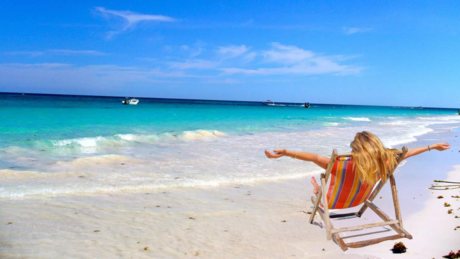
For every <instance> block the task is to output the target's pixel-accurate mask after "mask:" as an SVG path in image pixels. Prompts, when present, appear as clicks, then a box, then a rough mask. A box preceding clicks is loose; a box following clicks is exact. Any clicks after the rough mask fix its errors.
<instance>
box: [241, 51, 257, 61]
mask: <svg viewBox="0 0 460 259" xmlns="http://www.w3.org/2000/svg"><path fill="white" fill-rule="evenodd" d="M256 56H257V53H255V52H249V53H248V54H246V55H245V56H244V58H243V59H244V61H246V62H251V61H253V60H254V59H255V58H256Z"/></svg>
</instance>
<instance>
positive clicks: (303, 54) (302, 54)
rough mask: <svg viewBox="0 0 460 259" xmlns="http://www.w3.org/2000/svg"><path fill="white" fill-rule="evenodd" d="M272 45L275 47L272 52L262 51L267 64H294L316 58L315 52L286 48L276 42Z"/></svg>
mask: <svg viewBox="0 0 460 259" xmlns="http://www.w3.org/2000/svg"><path fill="white" fill-rule="evenodd" d="M271 45H272V47H273V48H272V49H271V50H268V51H262V55H263V56H264V58H265V61H267V62H279V63H283V64H294V63H298V62H300V61H304V60H308V59H311V58H313V57H314V56H315V54H314V53H313V52H311V51H309V50H304V49H301V48H298V47H295V46H286V45H282V44H280V43H277V42H274V43H272V44H271Z"/></svg>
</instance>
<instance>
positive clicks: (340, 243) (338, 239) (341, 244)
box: [332, 233, 348, 252]
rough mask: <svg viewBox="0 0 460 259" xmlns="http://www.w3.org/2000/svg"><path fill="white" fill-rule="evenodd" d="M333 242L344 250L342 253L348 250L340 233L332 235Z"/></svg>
mask: <svg viewBox="0 0 460 259" xmlns="http://www.w3.org/2000/svg"><path fill="white" fill-rule="evenodd" d="M332 240H333V241H334V242H335V243H336V244H337V245H338V246H339V247H340V248H342V251H344V252H345V251H347V250H348V246H347V244H345V242H343V239H342V238H341V237H340V236H339V234H338V233H334V234H332Z"/></svg>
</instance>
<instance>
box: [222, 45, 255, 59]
mask: <svg viewBox="0 0 460 259" xmlns="http://www.w3.org/2000/svg"><path fill="white" fill-rule="evenodd" d="M248 50H249V49H248V48H247V47H246V46H245V45H241V46H228V47H219V49H218V50H217V51H218V52H219V53H220V54H221V55H222V56H223V57H224V58H234V57H238V56H240V55H242V54H243V53H245V52H247V51H248Z"/></svg>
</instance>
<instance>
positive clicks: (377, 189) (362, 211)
mask: <svg viewBox="0 0 460 259" xmlns="http://www.w3.org/2000/svg"><path fill="white" fill-rule="evenodd" d="M384 185H385V184H383V183H382V181H380V182H379V183H378V184H377V186H376V187H375V189H374V191H373V192H372V193H371V195H370V196H369V198H368V199H367V200H369V201H373V200H374V199H375V197H377V195H378V194H379V192H380V191H381V190H382V188H383V186H384ZM367 207H368V206H367V204H366V203H364V205H363V206H362V207H361V209H360V210H359V211H358V217H361V216H362V215H363V213H364V212H365V211H366V209H367Z"/></svg>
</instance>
